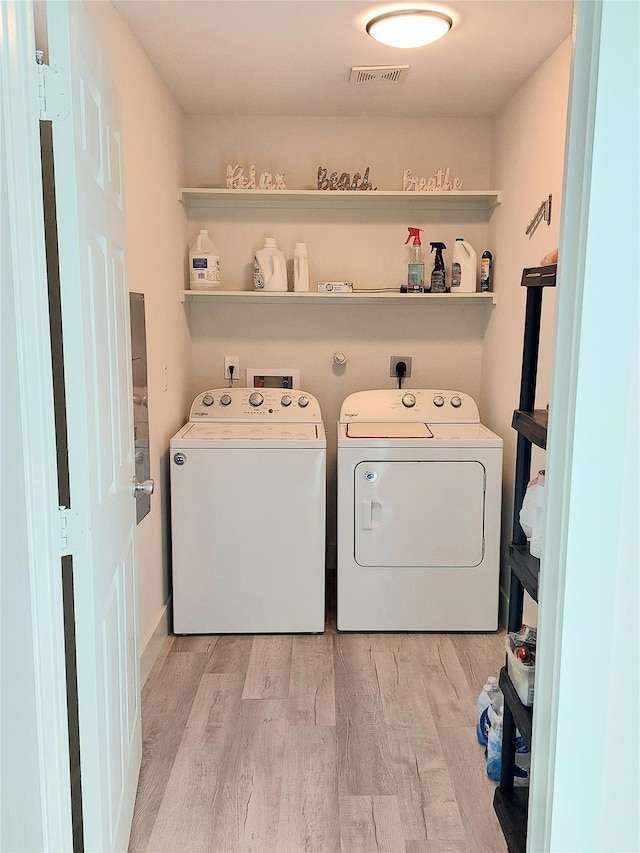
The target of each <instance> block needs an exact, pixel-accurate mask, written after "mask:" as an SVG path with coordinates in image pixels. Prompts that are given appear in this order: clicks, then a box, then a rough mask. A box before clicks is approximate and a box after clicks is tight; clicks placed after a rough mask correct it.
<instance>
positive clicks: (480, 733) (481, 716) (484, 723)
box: [476, 675, 500, 746]
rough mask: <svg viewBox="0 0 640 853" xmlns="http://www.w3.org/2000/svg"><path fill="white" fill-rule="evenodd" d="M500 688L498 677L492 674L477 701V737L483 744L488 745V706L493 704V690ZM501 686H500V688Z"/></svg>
mask: <svg viewBox="0 0 640 853" xmlns="http://www.w3.org/2000/svg"><path fill="white" fill-rule="evenodd" d="M496 688H498V679H497V678H496V677H495V676H493V675H490V676H489V678H487V682H486V684H485V685H484V687H483V688H482V690H481V692H480V695H479V696H478V701H477V702H476V737H477V738H478V743H479V744H480V745H481V746H486V745H487V734H488V731H489V722H488V719H489V715H488V711H487V709H488V707H489V705H490V704H491V697H492V694H493V691H494V690H495V689H496ZM499 689H500V688H498V690H499Z"/></svg>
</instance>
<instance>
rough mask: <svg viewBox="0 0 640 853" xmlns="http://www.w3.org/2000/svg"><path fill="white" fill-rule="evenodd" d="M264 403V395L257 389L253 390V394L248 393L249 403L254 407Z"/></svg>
mask: <svg viewBox="0 0 640 853" xmlns="http://www.w3.org/2000/svg"><path fill="white" fill-rule="evenodd" d="M263 403H264V397H263V396H262V394H261V393H260V392H259V391H254V392H253V394H249V405H250V406H253V407H254V408H256V409H257V408H258V406H261V405H262V404H263Z"/></svg>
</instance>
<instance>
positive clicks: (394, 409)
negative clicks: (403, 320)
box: [337, 390, 502, 631]
mask: <svg viewBox="0 0 640 853" xmlns="http://www.w3.org/2000/svg"><path fill="white" fill-rule="evenodd" d="M501 491H502V439H501V438H500V437H499V436H497V435H496V434H495V433H493V432H491V431H490V430H488V429H487V428H486V427H484V426H483V425H482V424H481V423H480V417H479V414H478V407H477V406H476V404H475V402H474V401H473V399H472V398H471V397H469V396H468V395H467V394H463V393H461V392H458V391H442V390H416V391H413V390H411V391H398V390H383V391H361V392H359V393H356V394H351V395H350V396H349V397H347V398H346V399H345V401H344V403H343V404H342V408H341V411H340V421H339V423H338V591H337V602H338V615H337V625H338V628H339V629H340V630H343V631H495V630H496V629H497V627H498V583H499V567H500V505H501Z"/></svg>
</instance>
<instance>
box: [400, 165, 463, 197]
mask: <svg viewBox="0 0 640 853" xmlns="http://www.w3.org/2000/svg"><path fill="white" fill-rule="evenodd" d="M449 172H450V168H449V167H448V166H447V168H446V169H445V170H444V171H443V170H442V169H438V171H437V172H436V173H435V175H431V177H430V178H414V177H413V176H412V175H411V169H405V170H404V174H403V176H402V189H403V190H405V191H407V192H410V191H412V190H418V192H422V191H423V190H430V191H433V192H448V191H449V190H461V189H462V181H461V180H460V178H454V179H453V183H452V182H451V181H450V180H449Z"/></svg>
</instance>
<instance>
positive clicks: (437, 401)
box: [433, 394, 444, 407]
mask: <svg viewBox="0 0 640 853" xmlns="http://www.w3.org/2000/svg"><path fill="white" fill-rule="evenodd" d="M433 405H434V406H438V407H439V406H444V397H442V396H441V395H440V394H438V396H437V397H434V398H433Z"/></svg>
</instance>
